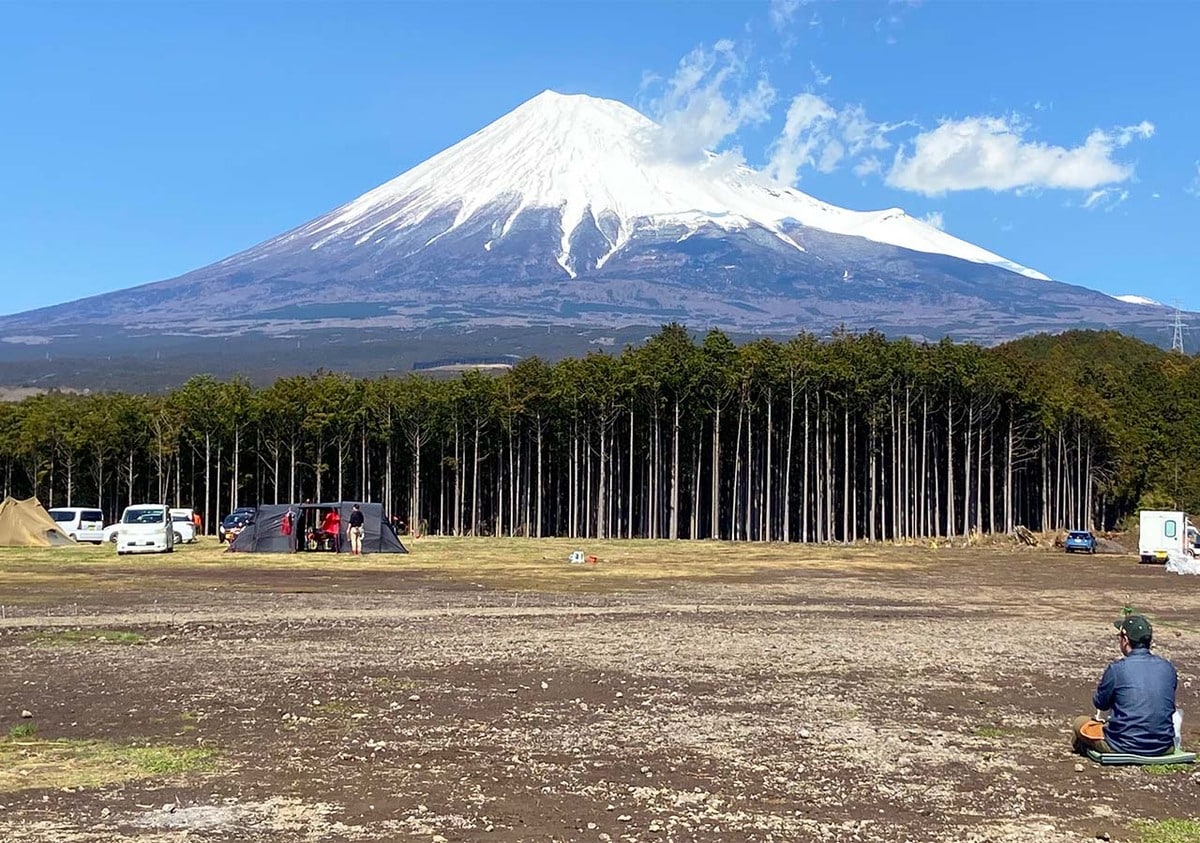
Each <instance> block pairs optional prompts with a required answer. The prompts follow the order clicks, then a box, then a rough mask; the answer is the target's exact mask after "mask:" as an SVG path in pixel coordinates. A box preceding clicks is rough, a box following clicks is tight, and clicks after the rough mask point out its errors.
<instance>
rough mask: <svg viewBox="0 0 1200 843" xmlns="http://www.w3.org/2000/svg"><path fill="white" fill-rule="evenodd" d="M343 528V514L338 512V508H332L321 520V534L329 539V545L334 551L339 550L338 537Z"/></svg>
mask: <svg viewBox="0 0 1200 843" xmlns="http://www.w3.org/2000/svg"><path fill="white" fill-rule="evenodd" d="M341 528H342V516H341V515H339V514H338V511H337V510H336V509H331V510H329V512H327V513H325V518H324V520H322V521H321V534H322V536H323V537H324V538H326V539H328V540H329V547H330V548H331V549H332V550H333V552H334V553H337V552H338V544H339V542H338V538H339V534H340V533H341Z"/></svg>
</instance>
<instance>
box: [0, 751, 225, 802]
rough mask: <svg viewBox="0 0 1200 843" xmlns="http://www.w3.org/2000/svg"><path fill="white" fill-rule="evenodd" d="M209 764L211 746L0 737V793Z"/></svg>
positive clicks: (166, 773)
mask: <svg viewBox="0 0 1200 843" xmlns="http://www.w3.org/2000/svg"><path fill="white" fill-rule="evenodd" d="M215 762H216V757H215V755H214V753H213V752H212V751H211V750H208V749H199V748H195V747H176V746H162V745H159V746H154V745H152V746H130V745H124V744H115V743H109V742H107V741H73V740H56V741H40V740H20V739H12V738H8V739H3V740H0V793H11V792H13V791H18V790H33V789H39V788H64V787H98V786H100V785H106V784H115V783H118V782H123V781H132V780H133V779H146V778H167V777H170V776H177V775H182V774H184V773H191V772H206V771H209V770H212V769H214V768H215Z"/></svg>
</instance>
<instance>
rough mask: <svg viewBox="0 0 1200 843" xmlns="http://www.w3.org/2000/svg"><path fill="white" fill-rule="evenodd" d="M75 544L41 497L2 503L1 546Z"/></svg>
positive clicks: (11, 499) (0, 507) (14, 499)
mask: <svg viewBox="0 0 1200 843" xmlns="http://www.w3.org/2000/svg"><path fill="white" fill-rule="evenodd" d="M69 544H75V542H73V541H72V540H71V537H70V536H68V535H67V534H66V533H64V532H63V531H62V528H61V527H59V526H58V523H57V522H55V520H54V519H53V518H51V517H50V513H48V512H46V510H45V509H43V508H42V505H41V503H39V502H38V499H37V498H26V499H25V500H23V501H21V500H17V499H16V498H12V497H8V498H5V499H4V501H3V502H0V547H63V546H65V545H69Z"/></svg>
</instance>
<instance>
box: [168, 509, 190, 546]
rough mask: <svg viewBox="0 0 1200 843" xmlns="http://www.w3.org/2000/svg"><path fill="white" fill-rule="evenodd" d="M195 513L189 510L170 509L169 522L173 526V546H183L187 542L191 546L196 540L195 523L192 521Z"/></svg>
mask: <svg viewBox="0 0 1200 843" xmlns="http://www.w3.org/2000/svg"><path fill="white" fill-rule="evenodd" d="M194 517H195V513H194V512H193V510H191V509H175V508H172V509H171V521H172V522H174V526H175V544H183V543H184V542H187V543H188V544H191V543H192V542H194V541H195V540H196V522H195V521H194V520H193V518H194Z"/></svg>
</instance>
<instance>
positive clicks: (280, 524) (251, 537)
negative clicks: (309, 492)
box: [229, 501, 408, 554]
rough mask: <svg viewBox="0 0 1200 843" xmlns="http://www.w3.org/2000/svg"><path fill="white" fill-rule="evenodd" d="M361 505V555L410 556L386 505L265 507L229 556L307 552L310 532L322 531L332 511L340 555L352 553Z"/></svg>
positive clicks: (348, 503)
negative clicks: (337, 521)
mask: <svg viewBox="0 0 1200 843" xmlns="http://www.w3.org/2000/svg"><path fill="white" fill-rule="evenodd" d="M356 503H357V504H358V506H359V508H360V509H361V510H362V514H363V542H362V552H363V553H364V554H367V553H408V550H407V549H406V548H405V547H404V545H403V544H401V543H400V538H399V536H397V535H396V531H395V530H394V529H392V525H391V522H389V521H388V519H387V516H386V515H384V512H383V504H378V503H363V502H362V501H329V502H326V503H289V504H263V505H262V506H260V507H258V508H257V509H256V510H255V512H254V517H253V519H251V521H250V522H249V523H248V524H246V526H245V527H244V528H243V529H242V532H241V533H239V534H238V536H237V538H235V539H234V540H233V541H232V542H230V544H229V552H230V553H295V552H297V551H303V550H306V549H308V543H307V538H308V535H309V533H310V532H312V531H315V530H317V529H319V528H320V526H321V521H322V520H323V518H324V517H325V514H326V513H328V512H329V511H330V510H336V511H337V513H338V515H339V516H340V518H341V528H340V529H339V531H338V538H337V552H338V553H349V552H350V542H349V540H348V539H347V538H346V530H347V529H348V528H349V526H350V513H351V512H352V511H353V510H354V505H355V504H356Z"/></svg>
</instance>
